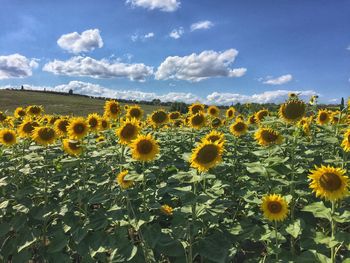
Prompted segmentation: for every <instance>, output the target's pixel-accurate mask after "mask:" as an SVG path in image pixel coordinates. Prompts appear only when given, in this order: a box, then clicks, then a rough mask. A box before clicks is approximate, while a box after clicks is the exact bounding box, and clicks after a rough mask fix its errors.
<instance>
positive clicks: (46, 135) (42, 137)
mask: <svg viewBox="0 0 350 263" xmlns="http://www.w3.org/2000/svg"><path fill="white" fill-rule="evenodd" d="M56 136H57V134H56V132H55V129H53V128H51V127H49V126H38V127H35V128H34V130H33V132H32V139H33V141H35V142H36V143H38V144H41V145H44V146H47V145H49V144H53V143H54V142H55V140H56Z"/></svg>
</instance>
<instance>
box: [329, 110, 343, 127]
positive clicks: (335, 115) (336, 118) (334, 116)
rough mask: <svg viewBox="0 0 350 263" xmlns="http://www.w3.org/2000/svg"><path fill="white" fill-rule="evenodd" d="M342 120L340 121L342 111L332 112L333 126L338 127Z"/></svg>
mask: <svg viewBox="0 0 350 263" xmlns="http://www.w3.org/2000/svg"><path fill="white" fill-rule="evenodd" d="M340 121H341V120H340V111H338V110H337V111H334V112H332V113H331V123H332V124H333V125H336V124H338V123H339V122H340Z"/></svg>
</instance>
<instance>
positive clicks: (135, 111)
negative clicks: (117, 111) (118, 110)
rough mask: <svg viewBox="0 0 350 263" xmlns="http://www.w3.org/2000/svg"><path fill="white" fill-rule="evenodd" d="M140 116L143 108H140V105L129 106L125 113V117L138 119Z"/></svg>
mask: <svg viewBox="0 0 350 263" xmlns="http://www.w3.org/2000/svg"><path fill="white" fill-rule="evenodd" d="M142 116H143V110H142V109H141V107H140V106H138V105H133V106H129V109H128V111H127V113H126V117H128V118H135V119H137V120H140V119H142Z"/></svg>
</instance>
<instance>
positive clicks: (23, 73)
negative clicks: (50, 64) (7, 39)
mask: <svg viewBox="0 0 350 263" xmlns="http://www.w3.org/2000/svg"><path fill="white" fill-rule="evenodd" d="M37 67H38V63H37V59H28V58H26V57H25V56H22V55H20V54H17V53H16V54H12V55H8V56H0V79H11V78H25V77H30V76H31V75H32V74H33V72H32V69H33V68H37Z"/></svg>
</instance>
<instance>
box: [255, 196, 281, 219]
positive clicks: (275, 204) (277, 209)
mask: <svg viewBox="0 0 350 263" xmlns="http://www.w3.org/2000/svg"><path fill="white" fill-rule="evenodd" d="M261 210H262V211H263V213H264V216H265V218H266V219H268V220H270V221H283V220H284V219H286V217H287V215H288V204H287V202H286V200H285V199H284V198H283V197H282V196H281V195H279V194H270V195H266V196H264V197H263V198H262V204H261Z"/></svg>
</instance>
